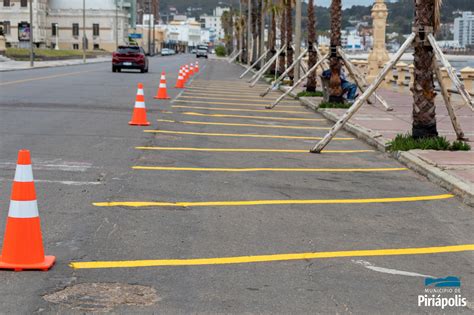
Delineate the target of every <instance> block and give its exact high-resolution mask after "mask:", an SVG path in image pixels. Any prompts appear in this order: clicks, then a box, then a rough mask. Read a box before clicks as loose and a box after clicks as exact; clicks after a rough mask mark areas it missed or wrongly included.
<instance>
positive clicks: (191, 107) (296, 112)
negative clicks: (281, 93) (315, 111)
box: [171, 105, 309, 114]
mask: <svg viewBox="0 0 474 315" xmlns="http://www.w3.org/2000/svg"><path fill="white" fill-rule="evenodd" d="M171 107H172V108H188V109H205V110H217V111H219V110H220V111H230V112H258V113H268V112H269V111H270V110H269V109H241V108H221V107H199V106H186V105H173V106H171ZM271 112H273V113H286V114H308V113H309V112H307V111H301V110H274V109H272V110H271Z"/></svg>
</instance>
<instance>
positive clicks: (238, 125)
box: [156, 119, 331, 130]
mask: <svg viewBox="0 0 474 315" xmlns="http://www.w3.org/2000/svg"><path fill="white" fill-rule="evenodd" d="M156 121H161V122H172V123H177V124H188V125H216V126H236V127H257V128H277V129H280V128H281V129H299V130H306V129H309V130H329V129H331V128H330V127H307V126H283V125H260V124H233V123H223V122H206V121H188V120H183V121H175V120H167V119H157V120H156Z"/></svg>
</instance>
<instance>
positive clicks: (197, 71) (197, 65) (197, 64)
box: [194, 61, 199, 73]
mask: <svg viewBox="0 0 474 315" xmlns="http://www.w3.org/2000/svg"><path fill="white" fill-rule="evenodd" d="M194 72H195V73H199V61H196V64H195V65H194Z"/></svg>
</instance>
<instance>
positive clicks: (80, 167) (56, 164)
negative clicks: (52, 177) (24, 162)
mask: <svg viewBox="0 0 474 315" xmlns="http://www.w3.org/2000/svg"><path fill="white" fill-rule="evenodd" d="M32 164H33V171H35V170H46V171H48V170H50V171H53V170H55V171H67V172H85V171H87V170H88V169H90V168H92V167H93V166H92V164H91V163H84V162H67V161H63V160H61V159H57V160H50V161H47V160H37V159H33V163H32ZM15 168H16V163H15V162H0V169H15Z"/></svg>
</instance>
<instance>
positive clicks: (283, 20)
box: [278, 12, 286, 75]
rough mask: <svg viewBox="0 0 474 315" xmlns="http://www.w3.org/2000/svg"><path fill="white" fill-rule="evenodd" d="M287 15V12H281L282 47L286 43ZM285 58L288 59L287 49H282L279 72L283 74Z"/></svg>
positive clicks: (279, 58) (279, 57)
mask: <svg viewBox="0 0 474 315" xmlns="http://www.w3.org/2000/svg"><path fill="white" fill-rule="evenodd" d="M285 17H286V14H285V13H284V12H282V13H281V14H280V44H281V46H280V47H283V45H285V42H286V40H285V37H286V29H285V28H286V22H285ZM285 60H286V54H285V51H284V50H282V52H281V53H280V55H279V56H278V74H280V75H281V74H283V72H285V69H286V67H285Z"/></svg>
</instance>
